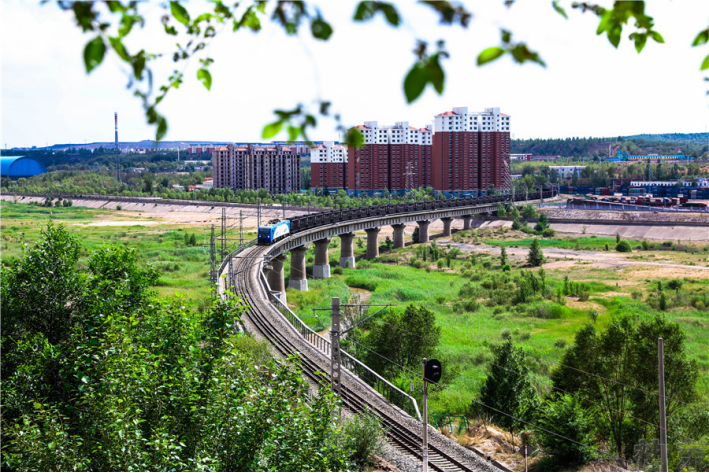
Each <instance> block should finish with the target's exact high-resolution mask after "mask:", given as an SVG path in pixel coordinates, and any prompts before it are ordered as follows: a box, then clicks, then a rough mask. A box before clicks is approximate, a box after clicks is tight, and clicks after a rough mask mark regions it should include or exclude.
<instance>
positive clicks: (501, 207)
mask: <svg viewBox="0 0 709 473" xmlns="http://www.w3.org/2000/svg"><path fill="white" fill-rule="evenodd" d="M497 216H498V217H500V218H505V217H507V209H506V208H505V204H503V203H502V202H498V203H497Z"/></svg>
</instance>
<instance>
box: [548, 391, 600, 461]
mask: <svg viewBox="0 0 709 473" xmlns="http://www.w3.org/2000/svg"><path fill="white" fill-rule="evenodd" d="M540 411H541V412H540V416H539V423H540V425H541V427H543V428H544V429H546V430H540V431H539V432H537V434H536V436H537V438H538V439H539V443H540V444H541V445H542V447H544V450H545V451H546V452H548V453H550V454H551V455H553V456H554V457H555V458H556V459H557V460H558V461H560V462H562V463H574V464H580V463H585V462H588V461H590V460H593V458H594V455H595V452H594V450H593V449H592V448H590V447H585V446H583V444H585V445H594V442H595V439H594V435H593V425H594V421H593V415H592V414H591V413H589V412H588V411H587V410H585V409H584V408H583V406H582V405H581V403H580V402H579V401H578V400H577V399H576V398H575V397H572V396H571V395H569V394H564V395H563V396H560V397H559V398H557V399H556V400H550V401H547V402H546V404H545V405H544V406H542V408H541V409H540ZM551 432H554V434H552V433H551ZM557 434H559V435H557ZM562 436H563V437H562ZM567 438H568V439H571V440H573V442H569V441H568V440H566V439H567ZM574 442H578V443H574Z"/></svg>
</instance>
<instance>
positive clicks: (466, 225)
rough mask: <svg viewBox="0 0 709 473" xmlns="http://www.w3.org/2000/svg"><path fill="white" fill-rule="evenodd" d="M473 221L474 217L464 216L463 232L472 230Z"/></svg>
mask: <svg viewBox="0 0 709 473" xmlns="http://www.w3.org/2000/svg"><path fill="white" fill-rule="evenodd" d="M472 219H473V216H472V215H463V230H470V221H471V220H472Z"/></svg>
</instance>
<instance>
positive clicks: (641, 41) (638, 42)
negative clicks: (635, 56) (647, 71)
mask: <svg viewBox="0 0 709 473" xmlns="http://www.w3.org/2000/svg"><path fill="white" fill-rule="evenodd" d="M630 37H631V38H632V39H634V40H635V50H636V51H637V52H641V51H642V50H643V48H644V47H645V43H647V36H646V35H644V34H642V33H633V34H631V35H630Z"/></svg>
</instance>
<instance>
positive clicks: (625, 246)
mask: <svg viewBox="0 0 709 473" xmlns="http://www.w3.org/2000/svg"><path fill="white" fill-rule="evenodd" d="M615 251H617V252H619V253H630V252H631V251H632V249H631V248H630V243H628V242H627V241H625V240H620V241H619V242H618V244H617V245H616V246H615Z"/></svg>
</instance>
